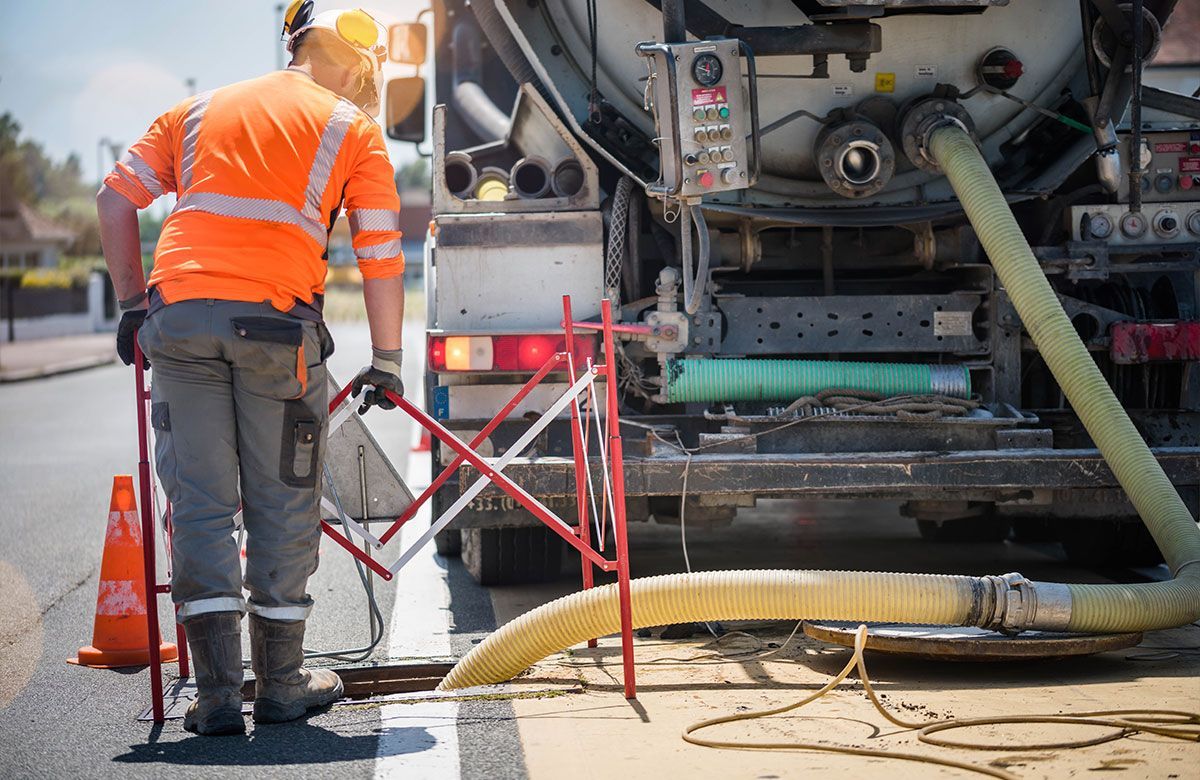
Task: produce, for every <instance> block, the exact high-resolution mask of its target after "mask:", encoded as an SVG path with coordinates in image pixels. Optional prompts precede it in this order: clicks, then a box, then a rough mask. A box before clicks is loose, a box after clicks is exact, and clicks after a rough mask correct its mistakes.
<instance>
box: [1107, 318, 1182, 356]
mask: <svg viewBox="0 0 1200 780" xmlns="http://www.w3.org/2000/svg"><path fill="white" fill-rule="evenodd" d="M1109 335H1110V337H1111V342H1112V343H1111V344H1110V346H1109V355H1110V356H1111V357H1112V360H1113V362H1114V363H1117V364H1119V365H1136V364H1139V363H1151V362H1158V361H1176V362H1190V361H1197V360H1200V322H1118V323H1115V324H1114V325H1113V326H1112V329H1111V330H1110V331H1109Z"/></svg>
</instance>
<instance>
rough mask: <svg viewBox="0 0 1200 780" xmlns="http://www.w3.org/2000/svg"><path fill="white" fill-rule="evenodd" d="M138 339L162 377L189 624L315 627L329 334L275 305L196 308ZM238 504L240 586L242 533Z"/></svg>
mask: <svg viewBox="0 0 1200 780" xmlns="http://www.w3.org/2000/svg"><path fill="white" fill-rule="evenodd" d="M138 340H139V343H140V344H141V346H142V350H143V351H144V352H145V353H146V356H147V357H148V358H149V359H150V363H151V368H152V371H153V373H152V385H151V414H150V417H151V424H152V426H153V428H154V436H155V448H154V454H155V462H156V465H157V467H158V475H159V479H160V481H161V482H162V485H163V488H164V490H165V491H166V494H167V498H168V499H169V500H170V502H171V507H172V515H171V519H172V526H173V534H172V544H171V560H172V564H173V567H172V576H171V597H172V599H173V600H174V601H175V603H176V604H177V605H178V606H179V617H180V618H181V619H184V618H189V617H192V616H194V615H199V614H203V613H205V612H228V611H233V610H237V611H239V612H243V613H244V612H245V611H246V610H249V611H250V612H253V613H255V614H258V615H261V616H262V617H264V618H268V619H271V620H303V619H305V618H306V617H308V613H309V611H310V610H311V609H312V598H311V597H310V596H309V595H308V592H307V584H308V578H309V576H310V575H311V574H312V573H313V572H314V571H316V568H317V548H318V545H319V543H320V538H321V527H320V509H319V502H320V496H321V475H322V459H323V456H324V449H325V448H324V441H325V436H326V427H327V420H328V407H327V403H328V402H327V400H326V396H327V393H328V390H327V387H326V383H327V377H326V372H325V363H324V358H325V357H327V356H328V353H330V352H332V342H331V341H330V339H329V335H328V332H327V331H326V330H325V328H324V326H323V325H320V324H318V323H314V322H309V321H305V320H301V319H298V318H296V317H292V316H290V315H287V314H284V313H281V312H279V311H277V310H276V309H274V308H273V307H271V306H270V305H269V304H266V303H241V302H237V301H214V300H192V301H181V302H179V303H173V304H169V305H167V306H164V307H163V308H162V309H160V310H158V311H156V312H154V313H153V314H151V315H150V317H148V318H147V319H146V322H145V324H144V325H143V327H142V329H141V330H140V332H139V334H138ZM239 506H240V507H241V509H242V522H243V525H244V527H245V530H246V575H245V581H244V583H243V579H242V573H241V565H240V560H239V559H240V551H239V550H238V546H237V542H236V540H235V539H234V536H233V532H234V515H235V514H236V513H237V511H238V508H239ZM243 587H244V588H245V589H246V590H248V591H249V593H250V599H249V603H247V602H246V601H245V600H244V599H243V597H242V589H243Z"/></svg>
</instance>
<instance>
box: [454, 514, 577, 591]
mask: <svg viewBox="0 0 1200 780" xmlns="http://www.w3.org/2000/svg"><path fill="white" fill-rule="evenodd" d="M460 534H461V536H462V560H463V565H464V566H466V567H467V571H468V572H470V574H471V576H472V577H473V578H474V579H475V581H476V582H478V583H479V584H480V585H485V586H491V585H523V584H526V583H537V582H549V581H551V580H554V579H557V578H558V575H559V572H560V571H561V570H562V553H563V544H562V540H561V539H560V538H559V537H558V535H557V534H555V533H554V532H552V531H551V530H550V529H548V528H538V527H524V528H466V529H463V530H462V531H461V532H460Z"/></svg>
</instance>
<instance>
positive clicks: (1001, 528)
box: [917, 516, 1012, 543]
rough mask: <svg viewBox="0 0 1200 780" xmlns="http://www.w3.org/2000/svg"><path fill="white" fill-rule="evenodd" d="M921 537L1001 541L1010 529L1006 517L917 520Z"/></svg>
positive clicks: (940, 540)
mask: <svg viewBox="0 0 1200 780" xmlns="http://www.w3.org/2000/svg"><path fill="white" fill-rule="evenodd" d="M917 530H918V531H919V532H920V534H921V538H922V539H928V540H929V541H931V542H980V543H984V542H991V543H995V542H1003V541H1004V540H1005V539H1007V538H1008V533H1009V531H1011V530H1012V526H1011V524H1010V523H1009V522H1008V518H1005V517H995V516H984V517H965V518H962V519H961V520H941V521H938V520H917Z"/></svg>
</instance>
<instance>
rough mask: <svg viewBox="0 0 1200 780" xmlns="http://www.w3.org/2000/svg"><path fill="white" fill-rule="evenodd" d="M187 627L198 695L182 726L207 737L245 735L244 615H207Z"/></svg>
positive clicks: (188, 620)
mask: <svg viewBox="0 0 1200 780" xmlns="http://www.w3.org/2000/svg"><path fill="white" fill-rule="evenodd" d="M184 627H185V628H186V629H187V638H188V646H189V647H190V648H191V650H192V674H193V676H194V678H195V680H196V689H197V693H196V698H195V699H194V700H193V701H192V703H191V704H190V705H188V708H187V714H185V715H184V716H183V727H184V728H185V729H187V730H188V731H192V732H195V733H196V734H203V735H206V736H217V735H223V734H245V733H246V719H245V718H243V717H242V616H241V614H240V613H238V612H206V613H204V614H201V615H196V616H195V617H191V618H188V619H187V620H186V621H184Z"/></svg>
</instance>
